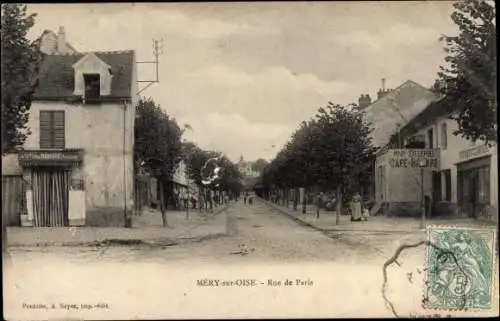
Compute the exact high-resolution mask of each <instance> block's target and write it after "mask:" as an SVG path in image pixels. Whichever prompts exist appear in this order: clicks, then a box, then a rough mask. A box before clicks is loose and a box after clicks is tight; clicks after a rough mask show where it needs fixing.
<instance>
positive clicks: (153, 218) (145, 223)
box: [7, 205, 231, 247]
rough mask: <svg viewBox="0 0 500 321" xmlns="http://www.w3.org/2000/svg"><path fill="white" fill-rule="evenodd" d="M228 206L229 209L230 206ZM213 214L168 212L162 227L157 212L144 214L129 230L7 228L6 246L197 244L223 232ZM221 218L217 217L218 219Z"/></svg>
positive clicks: (219, 210) (222, 223)
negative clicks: (191, 241) (192, 241)
mask: <svg viewBox="0 0 500 321" xmlns="http://www.w3.org/2000/svg"><path fill="white" fill-rule="evenodd" d="M229 206H231V205H229ZM226 208H227V206H225V207H219V208H216V209H214V212H213V213H200V212H198V211H194V210H189V219H186V212H185V211H167V220H168V224H169V227H163V225H162V219H161V213H160V211H159V210H147V211H146V210H145V211H144V212H143V214H142V215H141V216H134V217H133V218H132V226H133V227H132V228H119V227H85V226H82V227H7V244H8V246H9V247H14V246H79V245H83V246H85V245H88V246H90V245H96V246H98V245H106V244H158V243H161V244H169V243H170V244H172V243H177V242H179V241H183V240H184V241H185V240H193V239H194V240H199V239H204V238H208V237H212V236H219V235H224V234H225V232H226V226H225V215H223V212H224V210H225V209H226ZM219 214H220V215H219Z"/></svg>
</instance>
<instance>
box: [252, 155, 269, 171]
mask: <svg viewBox="0 0 500 321" xmlns="http://www.w3.org/2000/svg"><path fill="white" fill-rule="evenodd" d="M268 164H269V162H268V161H267V160H265V159H263V158H259V159H257V160H256V161H255V162H253V163H252V170H253V171H256V172H259V173H262V171H263V170H264V168H265V167H266V166H267V165H268Z"/></svg>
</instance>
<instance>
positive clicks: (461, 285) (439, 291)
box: [423, 226, 496, 310]
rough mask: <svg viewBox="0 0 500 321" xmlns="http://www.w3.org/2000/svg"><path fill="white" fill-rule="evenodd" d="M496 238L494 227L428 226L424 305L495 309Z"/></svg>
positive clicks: (449, 308) (466, 308)
mask: <svg viewBox="0 0 500 321" xmlns="http://www.w3.org/2000/svg"><path fill="white" fill-rule="evenodd" d="M495 240H496V230H495V229H492V228H457V227H440V226H430V227H428V229H427V241H428V244H429V246H427V247H426V262H425V264H426V278H425V283H424V300H423V306H424V308H426V309H444V310H491V309H492V308H493V302H494V298H493V293H494V290H495V289H494V288H495V283H494V278H495V273H494V272H495V269H494V267H495V262H496V254H495Z"/></svg>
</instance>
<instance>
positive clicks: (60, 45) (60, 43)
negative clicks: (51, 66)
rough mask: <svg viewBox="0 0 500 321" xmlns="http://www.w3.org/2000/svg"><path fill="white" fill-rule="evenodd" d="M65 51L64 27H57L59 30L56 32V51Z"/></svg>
mask: <svg viewBox="0 0 500 321" xmlns="http://www.w3.org/2000/svg"><path fill="white" fill-rule="evenodd" d="M66 51H67V49H66V32H65V31H64V27H59V31H58V32H57V52H59V53H65V52H66Z"/></svg>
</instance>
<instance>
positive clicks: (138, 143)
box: [134, 98, 182, 179]
mask: <svg viewBox="0 0 500 321" xmlns="http://www.w3.org/2000/svg"><path fill="white" fill-rule="evenodd" d="M136 112H137V117H136V120H135V144H134V158H135V162H134V163H135V164H136V166H141V165H142V166H141V167H142V168H144V169H145V170H146V171H147V172H149V173H151V174H152V175H155V176H158V177H162V178H164V179H171V177H172V174H173V173H174V171H175V168H176V166H177V165H178V163H179V162H180V160H181V157H182V145H181V136H182V130H181V129H180V128H179V126H178V125H177V122H176V121H175V120H174V119H171V118H170V116H169V115H168V114H167V113H166V112H165V111H164V110H163V109H161V107H160V106H159V105H157V104H156V103H155V102H154V101H153V100H152V99H144V98H141V99H140V100H139V103H138V105H137V110H136Z"/></svg>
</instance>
